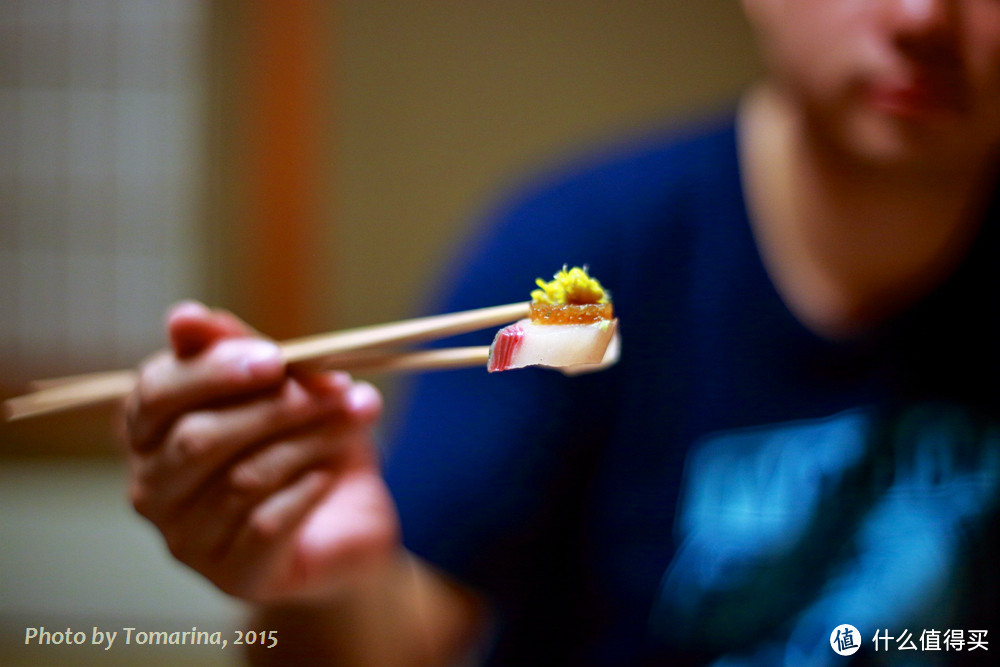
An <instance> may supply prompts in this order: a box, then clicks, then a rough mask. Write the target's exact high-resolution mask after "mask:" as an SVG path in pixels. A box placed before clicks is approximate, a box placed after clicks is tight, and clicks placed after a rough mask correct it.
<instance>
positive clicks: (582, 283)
mask: <svg viewBox="0 0 1000 667" xmlns="http://www.w3.org/2000/svg"><path fill="white" fill-rule="evenodd" d="M535 283H536V284H537V285H538V287H539V288H540V289H536V290H532V292H531V299H532V300H533V301H534V302H535V303H550V304H574V305H583V304H589V303H608V302H609V298H608V296H609V295H608V293H607V292H606V291H605V289H604V287H602V286H601V283H599V282H598V281H597V279H596V278H591V277H590V276H589V275H588V274H587V267H583V268H582V269H581V268H580V267H578V266H574V267H573V268H572V269H568V270H567V269H566V267H565V266H563V268H562V271H560V272H558V273H557V274H556V275H555V277H554V279H553V280H550V281H549V282H545V281H544V280H542V279H541V278H538V279H537V280H536V281H535Z"/></svg>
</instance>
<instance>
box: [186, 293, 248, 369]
mask: <svg viewBox="0 0 1000 667" xmlns="http://www.w3.org/2000/svg"><path fill="white" fill-rule="evenodd" d="M167 335H168V337H169V340H170V347H171V349H172V350H173V352H174V354H176V355H177V356H178V357H179V358H181V359H184V358H187V357H193V356H195V355H196V354H198V353H200V352H201V351H203V350H205V349H206V348H208V347H209V346H211V345H212V344H213V343H215V342H216V341H218V340H221V339H223V338H236V337H240V336H253V335H257V333H256V332H255V331H254V330H253V329H252V328H251V327H250V326H248V325H247V324H246V323H244V322H243V321H242V320H240V319H239V318H237V317H235V316H234V315H232V314H231V313H229V312H227V311H213V310H211V309H210V308H208V307H207V306H205V305H204V304H203V303H201V302H198V301H182V302H181V303H178V304H177V305H175V306H173V307H172V308H171V309H170V310H169V311H168V313H167Z"/></svg>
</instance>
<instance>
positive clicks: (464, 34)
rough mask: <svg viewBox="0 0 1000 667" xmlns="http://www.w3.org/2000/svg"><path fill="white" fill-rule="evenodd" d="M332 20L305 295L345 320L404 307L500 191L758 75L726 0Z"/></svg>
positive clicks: (389, 13)
mask: <svg viewBox="0 0 1000 667" xmlns="http://www.w3.org/2000/svg"><path fill="white" fill-rule="evenodd" d="M334 23H335V24H336V30H337V31H338V33H339V34H338V35H337V40H338V45H339V49H338V51H337V54H336V56H335V57H336V58H338V59H339V62H338V63H337V68H338V69H339V71H340V75H339V77H338V78H337V80H336V81H334V82H333V85H334V86H336V87H337V93H336V97H335V99H336V100H337V109H336V112H335V113H336V115H337V118H336V119H335V120H336V123H337V127H338V133H337V135H336V136H335V137H334V138H333V141H334V142H335V147H334V151H335V157H336V168H335V169H334V171H333V174H332V176H331V178H332V183H331V188H330V193H331V196H332V197H333V200H332V205H331V210H332V211H333V216H334V217H335V219H336V233H335V235H333V236H332V238H331V243H332V244H334V245H335V250H334V253H333V255H332V256H331V258H330V266H331V269H332V270H331V272H330V276H329V280H330V281H332V282H331V294H332V298H330V297H329V296H328V295H324V294H322V293H321V294H318V295H317V298H319V299H321V300H323V301H324V303H325V305H324V307H325V308H326V309H327V312H328V315H326V316H325V317H326V318H327V319H328V321H330V322H333V323H336V324H338V325H341V326H344V325H353V324H361V323H369V322H375V321H382V320H387V319H391V318H396V317H400V316H402V315H404V314H407V313H409V312H412V311H413V310H414V309H415V308H416V307H417V303H418V299H419V298H420V294H421V293H422V291H423V290H424V289H425V287H424V284H423V282H424V280H425V279H426V278H427V277H428V276H429V275H432V274H434V272H435V271H437V270H438V268H439V266H440V263H441V261H442V258H443V257H444V256H445V255H446V254H447V253H448V249H449V247H450V246H451V244H452V242H453V240H454V239H455V238H456V235H461V234H463V233H464V232H465V231H466V228H467V224H468V222H469V221H470V220H472V219H474V218H475V217H476V215H477V213H479V212H481V210H482V208H483V207H484V206H485V205H487V204H488V203H489V201H490V199H491V197H493V196H495V195H496V194H497V191H498V188H500V187H502V186H504V185H506V184H509V183H511V182H512V181H516V180H517V179H518V178H519V177H521V176H522V175H523V174H524V173H525V172H526V171H527V172H530V171H531V170H534V169H537V168H538V167H539V166H540V165H542V164H544V163H546V162H550V161H551V160H552V159H554V158H557V156H558V155H559V154H560V153H562V152H564V151H567V150H579V149H580V148H581V147H582V146H586V145H588V144H593V143H594V142H599V141H602V140H607V139H608V137H611V136H614V135H615V134H621V133H625V132H629V131H633V130H634V129H635V128H637V127H640V126H643V125H647V124H650V123H654V122H660V121H661V120H662V119H672V118H677V117H679V116H686V115H691V114H692V113H694V112H695V111H697V110H698V109H703V108H706V107H711V106H718V104H720V103H724V102H726V101H727V100H730V99H731V98H732V97H733V96H734V95H735V93H736V91H738V90H739V89H740V87H741V86H742V85H743V84H744V83H745V82H746V81H747V80H748V79H750V78H751V77H752V76H753V74H754V73H755V72H756V70H757V61H756V57H755V55H754V52H753V48H752V45H751V43H750V38H749V35H748V33H747V29H746V26H745V24H744V21H743V18H742V15H741V13H740V10H739V4H738V3H736V2H733V1H731V0H698V1H696V2H692V1H691V0H661V1H656V2H654V1H652V0H621V1H613V0H450V1H449V0H423V1H395V2H388V1H384V0H383V1H372V0H350V1H348V0H345V1H344V2H341V3H340V11H339V15H338V16H337V18H336V20H335V21H334ZM526 289H527V287H526ZM334 311H335V312H334Z"/></svg>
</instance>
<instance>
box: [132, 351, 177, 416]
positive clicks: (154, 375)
mask: <svg viewBox="0 0 1000 667" xmlns="http://www.w3.org/2000/svg"><path fill="white" fill-rule="evenodd" d="M165 363H166V359H165V357H163V356H157V357H154V358H153V359H151V360H150V361H149V362H147V363H146V364H145V365H143V366H142V367H141V368H140V369H139V376H138V378H137V380H136V384H135V396H136V401H135V404H136V405H135V409H134V412H141V411H143V410H157V409H159V408H160V407H161V406H163V405H164V404H165V403H166V402H167V397H168V395H169V392H168V391H167V385H166V383H164V382H163V379H162V378H163V374H164V364H165Z"/></svg>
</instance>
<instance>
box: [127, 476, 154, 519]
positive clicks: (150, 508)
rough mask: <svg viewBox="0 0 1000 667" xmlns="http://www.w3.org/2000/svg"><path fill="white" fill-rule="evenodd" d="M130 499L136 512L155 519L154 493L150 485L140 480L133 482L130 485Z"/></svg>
mask: <svg viewBox="0 0 1000 667" xmlns="http://www.w3.org/2000/svg"><path fill="white" fill-rule="evenodd" d="M128 499H129V502H130V503H131V504H132V508H133V509H134V510H135V511H136V512H138V513H139V514H140V515H141V516H144V517H146V518H147V519H149V520H152V519H153V515H154V503H153V494H151V493H150V491H149V487H148V486H146V485H145V484H143V483H141V482H138V481H135V482H132V483H131V484H130V485H129V487H128Z"/></svg>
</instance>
